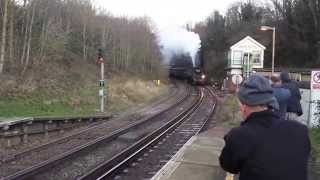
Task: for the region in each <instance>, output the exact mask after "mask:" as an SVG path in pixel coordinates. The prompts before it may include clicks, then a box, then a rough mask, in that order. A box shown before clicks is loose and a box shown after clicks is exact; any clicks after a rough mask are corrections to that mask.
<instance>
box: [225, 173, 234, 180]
mask: <svg viewBox="0 0 320 180" xmlns="http://www.w3.org/2000/svg"><path fill="white" fill-rule="evenodd" d="M226 180H234V176H233V174H230V173H227V175H226Z"/></svg>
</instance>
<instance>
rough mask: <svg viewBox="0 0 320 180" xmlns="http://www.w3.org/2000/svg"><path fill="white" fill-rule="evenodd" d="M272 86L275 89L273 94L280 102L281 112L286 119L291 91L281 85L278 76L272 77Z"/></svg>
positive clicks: (281, 115) (282, 117)
mask: <svg viewBox="0 0 320 180" xmlns="http://www.w3.org/2000/svg"><path fill="white" fill-rule="evenodd" d="M271 82H272V84H271V87H272V89H273V95H274V96H275V97H276V99H277V101H278V103H279V114H280V117H281V119H283V120H284V119H286V113H287V106H288V103H289V99H290V97H291V93H290V91H289V90H288V89H285V88H283V87H282V85H281V81H280V78H279V77H277V76H272V77H271Z"/></svg>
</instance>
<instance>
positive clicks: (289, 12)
mask: <svg viewBox="0 0 320 180" xmlns="http://www.w3.org/2000/svg"><path fill="white" fill-rule="evenodd" d="M262 25H267V26H271V27H275V28H276V44H275V46H276V51H275V52H276V53H275V67H276V68H280V69H286V68H318V67H320V58H319V55H320V1H319V0H259V1H253V0H243V1H238V2H235V3H233V4H232V5H230V7H229V9H228V10H227V11H226V15H222V14H221V13H220V12H218V11H215V12H214V13H212V15H210V16H209V17H208V18H207V20H206V21H205V22H202V23H198V24H197V25H196V27H195V29H194V31H196V32H198V33H199V34H200V36H201V40H202V50H203V54H202V55H203V57H204V62H205V63H206V64H205V67H206V68H207V72H209V73H210V72H214V75H215V76H217V75H219V76H220V77H223V74H224V71H223V69H224V67H226V65H227V60H226V58H227V55H226V52H227V51H228V50H229V48H230V46H231V45H233V44H234V43H235V42H237V41H239V40H241V39H242V38H244V37H245V36H247V35H250V36H252V37H253V38H255V39H256V40H258V41H259V42H261V43H262V44H264V45H265V46H266V47H267V50H266V57H265V67H266V68H270V67H271V57H272V31H260V30H259V29H260V26H262ZM217 72H219V73H217Z"/></svg>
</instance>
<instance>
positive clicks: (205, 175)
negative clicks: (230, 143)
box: [152, 127, 236, 180]
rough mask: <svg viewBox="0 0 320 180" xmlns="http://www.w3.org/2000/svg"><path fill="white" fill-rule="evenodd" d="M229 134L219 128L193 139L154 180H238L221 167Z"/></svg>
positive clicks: (224, 129) (226, 130)
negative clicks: (222, 155) (225, 142)
mask: <svg viewBox="0 0 320 180" xmlns="http://www.w3.org/2000/svg"><path fill="white" fill-rule="evenodd" d="M227 132H228V129H226V128H219V127H217V128H212V129H209V130H208V131H206V132H204V133H201V134H199V135H197V136H194V137H192V138H191V139H190V140H189V141H188V142H187V143H186V144H185V145H184V146H183V147H182V148H181V149H180V150H179V151H178V153H177V154H176V155H175V156H174V157H173V158H172V159H171V160H170V161H169V162H168V163H167V164H166V165H165V166H164V167H163V168H162V169H161V170H160V171H158V173H157V174H156V175H155V176H154V177H153V178H152V180H195V179H196V180H236V177H232V176H230V175H229V174H227V173H226V172H225V171H223V170H222V169H221V168H220V165H219V155H220V152H221V150H222V148H223V146H224V140H223V136H224V135H225V134H226V133H227Z"/></svg>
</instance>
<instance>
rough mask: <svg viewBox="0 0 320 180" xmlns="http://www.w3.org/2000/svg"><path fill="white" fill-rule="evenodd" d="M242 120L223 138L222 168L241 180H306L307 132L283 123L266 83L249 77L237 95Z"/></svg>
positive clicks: (308, 141)
mask: <svg viewBox="0 0 320 180" xmlns="http://www.w3.org/2000/svg"><path fill="white" fill-rule="evenodd" d="M237 95H238V99H239V101H240V102H239V104H240V111H241V114H242V116H243V118H244V121H243V122H242V123H241V125H240V127H236V128H233V129H232V130H231V131H230V132H229V133H228V134H227V135H226V136H225V137H224V139H225V147H224V148H223V150H222V152H221V155H220V164H221V167H222V168H223V169H224V170H226V171H228V172H230V173H233V174H239V173H240V177H239V179H240V180H307V162H308V158H309V153H310V140H309V136H308V128H307V127H306V126H304V125H302V124H301V123H298V122H296V121H283V120H281V119H280V116H279V113H277V110H278V108H279V105H278V102H277V100H276V98H275V97H274V95H273V90H272V87H271V86H270V84H269V81H268V80H267V79H266V78H264V77H263V76H259V75H252V76H250V77H249V79H248V80H247V81H245V82H244V83H243V85H242V86H241V87H240V89H239V92H238V94H237Z"/></svg>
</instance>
